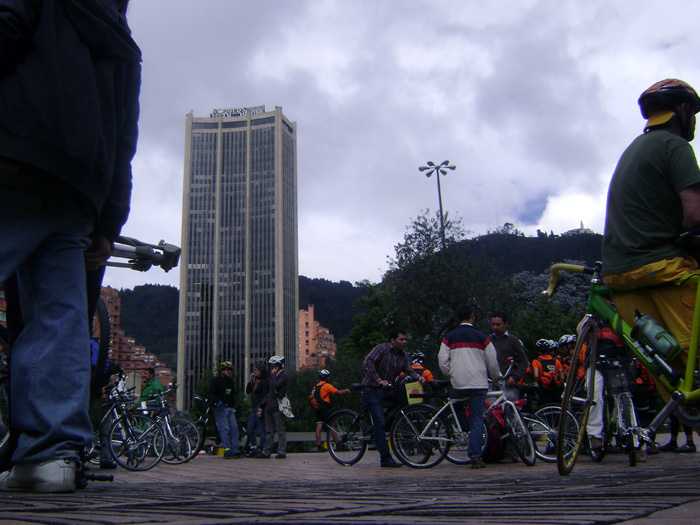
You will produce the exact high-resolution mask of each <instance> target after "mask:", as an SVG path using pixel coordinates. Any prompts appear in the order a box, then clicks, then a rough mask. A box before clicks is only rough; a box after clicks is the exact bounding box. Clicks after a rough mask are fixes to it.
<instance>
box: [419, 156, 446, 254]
mask: <svg viewBox="0 0 700 525" xmlns="http://www.w3.org/2000/svg"><path fill="white" fill-rule="evenodd" d="M454 169H455V166H450V161H449V160H444V161H442V164H437V165H436V164H435V163H434V162H433V161H428V165H427V166H421V167H420V168H418V171H421V172H423V171H426V172H427V173H426V174H425V176H426V177H428V178H430V176H431V175H432V174H433V173H435V178H436V179H437V186H438V201H439V202H440V238H441V239H442V247H443V248H445V245H446V243H445V223H444V222H443V217H442V192H441V191H440V175H447V170H453V171H454Z"/></svg>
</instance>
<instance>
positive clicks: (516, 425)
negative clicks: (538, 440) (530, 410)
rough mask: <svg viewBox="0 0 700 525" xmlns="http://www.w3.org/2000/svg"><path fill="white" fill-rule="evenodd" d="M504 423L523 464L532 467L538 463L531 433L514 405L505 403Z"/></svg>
mask: <svg viewBox="0 0 700 525" xmlns="http://www.w3.org/2000/svg"><path fill="white" fill-rule="evenodd" d="M503 421H504V423H505V425H506V431H507V432H508V437H509V438H510V442H511V443H512V444H513V448H515V452H516V453H517V454H518V456H519V457H520V459H522V460H523V463H525V464H526V465H527V466H528V467H532V466H533V465H534V464H535V462H536V461H537V456H536V455H535V443H534V442H533V441H532V436H531V435H530V431H529V430H528V429H527V425H526V424H525V422H524V421H523V418H522V417H520V413H519V412H518V410H517V409H516V408H515V405H513V403H510V402H505V403H504V404H503Z"/></svg>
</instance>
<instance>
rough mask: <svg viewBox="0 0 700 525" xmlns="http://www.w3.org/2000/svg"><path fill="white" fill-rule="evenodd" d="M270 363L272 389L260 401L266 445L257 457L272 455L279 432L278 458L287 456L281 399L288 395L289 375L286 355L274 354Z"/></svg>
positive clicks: (259, 411) (285, 430)
mask: <svg viewBox="0 0 700 525" xmlns="http://www.w3.org/2000/svg"><path fill="white" fill-rule="evenodd" d="M268 364H269V365H270V389H269V390H268V391H267V394H265V397H264V398H263V400H262V401H261V402H260V407H259V408H258V417H264V418H265V430H266V431H267V435H266V436H265V447H264V448H263V449H262V450H261V451H260V454H258V455H257V456H255V457H256V458H262V459H265V458H269V457H270V456H271V455H272V445H273V444H274V443H275V432H277V455H276V456H275V457H276V458H277V459H284V458H286V457H287V429H286V427H285V423H284V414H282V412H280V406H279V402H278V400H279V399H282V398H283V397H285V396H286V395H287V383H288V382H289V377H288V376H287V372H285V371H284V356H281V355H273V356H272V357H271V358H270V360H269V361H268Z"/></svg>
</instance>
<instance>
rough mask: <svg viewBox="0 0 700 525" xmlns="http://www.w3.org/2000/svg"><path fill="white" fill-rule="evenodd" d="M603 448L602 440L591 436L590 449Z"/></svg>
mask: <svg viewBox="0 0 700 525" xmlns="http://www.w3.org/2000/svg"><path fill="white" fill-rule="evenodd" d="M602 449H603V440H602V439H600V438H596V437H593V438H591V450H596V451H597V450H602Z"/></svg>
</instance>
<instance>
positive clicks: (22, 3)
mask: <svg viewBox="0 0 700 525" xmlns="http://www.w3.org/2000/svg"><path fill="white" fill-rule="evenodd" d="M42 7H43V1H42V0H4V1H3V2H0V66H1V67H0V69H2V70H4V69H6V68H7V67H14V66H15V65H16V64H17V63H18V62H19V61H21V59H22V58H23V57H24V55H25V53H26V52H27V50H28V49H29V47H30V46H31V45H32V37H33V35H34V30H35V29H36V26H37V24H38V23H39V19H40V18H41V10H42Z"/></svg>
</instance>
